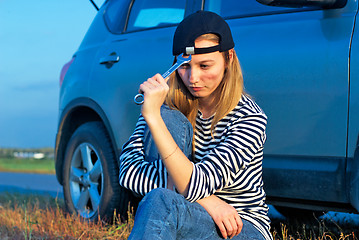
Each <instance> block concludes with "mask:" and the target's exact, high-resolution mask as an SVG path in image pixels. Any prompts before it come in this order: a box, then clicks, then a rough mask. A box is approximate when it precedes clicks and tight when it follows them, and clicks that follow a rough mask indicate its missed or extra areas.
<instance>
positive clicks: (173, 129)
mask: <svg viewBox="0 0 359 240" xmlns="http://www.w3.org/2000/svg"><path fill="white" fill-rule="evenodd" d="M161 116H162V119H163V121H164V122H165V124H166V126H167V129H168V131H169V132H170V133H171V135H172V137H173V139H174V140H175V142H176V143H177V145H178V147H179V149H181V150H182V152H183V153H184V154H185V155H186V156H187V157H188V158H189V159H191V156H192V136H193V128H192V125H191V123H190V122H189V121H188V119H187V117H186V116H185V115H183V114H182V113H181V112H180V111H177V110H171V109H170V108H169V107H168V106H166V105H162V107H161ZM143 144H144V151H145V160H146V161H148V162H153V161H156V160H158V159H160V154H159V153H158V150H157V147H156V144H155V142H154V140H153V138H152V135H151V132H150V130H149V128H148V126H146V127H145V132H144V137H143Z"/></svg>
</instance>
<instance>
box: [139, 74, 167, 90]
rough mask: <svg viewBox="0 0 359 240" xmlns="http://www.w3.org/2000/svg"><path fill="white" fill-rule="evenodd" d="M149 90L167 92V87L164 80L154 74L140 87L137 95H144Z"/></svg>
mask: <svg viewBox="0 0 359 240" xmlns="http://www.w3.org/2000/svg"><path fill="white" fill-rule="evenodd" d="M151 90H157V91H167V90H168V85H167V82H166V80H165V79H163V77H162V76H161V75H160V74H156V75H155V76H153V77H152V78H149V79H147V81H145V82H143V83H142V84H141V85H140V88H139V93H146V92H149V91H151Z"/></svg>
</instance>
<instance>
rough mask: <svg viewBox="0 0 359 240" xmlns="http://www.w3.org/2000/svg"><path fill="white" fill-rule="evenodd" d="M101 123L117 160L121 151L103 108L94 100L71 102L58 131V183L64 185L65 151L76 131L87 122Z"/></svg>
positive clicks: (63, 113)
mask: <svg viewBox="0 0 359 240" xmlns="http://www.w3.org/2000/svg"><path fill="white" fill-rule="evenodd" d="M92 121H100V122H102V123H103V124H104V126H105V129H106V131H107V134H108V136H109V137H110V141H111V145H112V148H113V150H114V153H115V157H116V159H118V156H119V150H118V148H117V147H116V146H117V144H116V141H115V138H114V135H113V131H112V127H111V125H110V123H109V121H108V118H107V117H106V114H105V112H104V111H103V110H102V108H101V107H100V106H99V105H98V104H97V103H96V102H95V101H93V100H92V99H88V98H78V99H75V100H73V101H71V102H70V103H69V104H68V105H67V106H66V107H65V109H64V110H63V111H62V114H61V116H60V119H59V124H58V130H57V134H56V143H55V170H56V177H57V180H58V182H59V183H60V184H61V185H62V184H63V176H62V174H63V173H62V168H63V161H64V157H65V151H66V147H67V144H68V141H69V140H70V138H71V136H72V134H73V133H74V131H75V130H76V129H77V128H78V127H79V126H81V125H82V124H84V123H86V122H92Z"/></svg>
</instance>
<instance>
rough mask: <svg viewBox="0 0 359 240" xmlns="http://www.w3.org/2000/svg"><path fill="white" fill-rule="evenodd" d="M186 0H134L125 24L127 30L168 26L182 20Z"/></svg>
mask: <svg viewBox="0 0 359 240" xmlns="http://www.w3.org/2000/svg"><path fill="white" fill-rule="evenodd" d="M185 8H186V0H156V1H153V0H135V1H134V2H133V5H132V8H131V12H130V15H129V19H128V24H127V30H126V31H127V32H131V31H138V30H143V29H147V28H154V27H162V26H170V25H174V24H177V23H179V22H180V21H182V19H183V17H184V13H185Z"/></svg>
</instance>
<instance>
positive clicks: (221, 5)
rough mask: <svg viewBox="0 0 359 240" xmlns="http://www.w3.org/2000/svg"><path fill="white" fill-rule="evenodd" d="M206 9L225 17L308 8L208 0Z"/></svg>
mask: <svg viewBox="0 0 359 240" xmlns="http://www.w3.org/2000/svg"><path fill="white" fill-rule="evenodd" d="M204 9H205V10H207V11H212V12H215V13H217V14H219V15H221V16H222V17H224V18H234V17H245V16H255V15H265V14H272V13H279V12H288V11H289V12H291V11H298V10H300V11H303V10H306V9H308V8H299V9H298V8H287V7H273V6H266V5H263V4H261V3H258V2H257V1H256V0H246V1H238V0H206V1H205V5H204Z"/></svg>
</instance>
